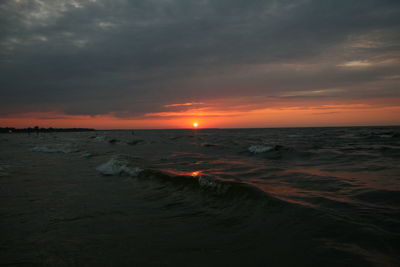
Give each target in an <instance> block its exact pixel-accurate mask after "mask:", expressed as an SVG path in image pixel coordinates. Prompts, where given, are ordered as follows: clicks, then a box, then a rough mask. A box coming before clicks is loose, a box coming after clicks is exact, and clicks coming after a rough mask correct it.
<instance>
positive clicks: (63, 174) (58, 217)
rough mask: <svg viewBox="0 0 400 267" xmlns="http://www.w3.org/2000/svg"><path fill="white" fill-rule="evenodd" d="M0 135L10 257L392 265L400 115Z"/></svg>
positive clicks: (117, 262) (399, 222)
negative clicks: (281, 124) (313, 122)
mask: <svg viewBox="0 0 400 267" xmlns="http://www.w3.org/2000/svg"><path fill="white" fill-rule="evenodd" d="M0 146H1V148H2V150H1V153H0V167H1V169H0V171H1V172H0V174H2V175H1V176H0V179H1V180H0V181H1V185H2V187H1V199H2V203H3V205H2V207H1V208H0V212H1V218H2V220H1V231H2V236H3V237H4V238H2V241H1V248H2V254H1V258H0V259H1V263H2V264H3V263H4V264H5V265H7V264H8V265H10V266H11V265H15V264H21V265H26V266H43V265H45V266H47V265H48V266H54V265H58V266H132V265H135V264H136V265H145V266H177V265H178V266H188V265H192V266H244V265H246V266H260V265H269V266H294V265H296V266H398V265H399V264H400V258H399V256H398V255H399V252H400V251H399V245H398V244H399V243H400V167H399V159H400V128H399V127H351V128H350V127H349V128H343V127H342V128H288V129H230V130H222V129H221V130H220V129H197V130H137V131H135V133H134V135H133V134H132V133H131V132H130V131H97V132H94V133H93V132H90V133H54V134H42V135H41V136H35V135H30V136H28V135H24V134H19V135H2V136H0ZM72 148H73V149H72Z"/></svg>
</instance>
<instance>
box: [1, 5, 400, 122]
mask: <svg viewBox="0 0 400 267" xmlns="http://www.w3.org/2000/svg"><path fill="white" fill-rule="evenodd" d="M399 18H400V3H399V1H383V0H377V1H328V0H327V1H309V0H304V1H298V0H297V1H283V0H282V1H278V0H276V1H264V0H263V1H261V0H253V1H248V0H229V1H228V0H221V1H211V0H210V1H207V0H203V1H200V0H198V1H188V0H146V1H145V0H143V1H139V0H138V1H128V0H113V1H111V0H107V1H106V0H80V1H79V0H75V1H66V0H51V1H50V0H48V1H46V0H33V1H24V0H20V1H17V0H5V1H2V2H1V3H0V49H1V52H0V72H1V73H2V75H1V77H0V96H1V97H0V106H1V108H0V114H9V113H14V112H21V111H24V112H28V111H54V110H57V111H61V112H65V113H66V114H89V115H95V114H104V113H109V112H115V113H117V114H118V113H120V114H123V116H128V115H133V116H140V115H141V114H144V113H148V112H161V111H165V110H167V108H166V107H165V105H168V104H177V103H187V102H204V103H207V101H208V100H210V99H213V98H224V97H243V96H247V97H257V96H260V97H281V98H287V97H290V98H293V97H301V98H308V97H312V98H321V99H326V98H339V99H340V98H343V99H347V98H373V97H400V92H399V89H398V88H399V75H400V73H399V71H398V70H399V69H400V59H399V51H400V49H399V48H400V47H399V46H400V40H399V37H398V34H397V33H398V32H399V30H400V19H399ZM357 62H358V63H357ZM388 77H389V78H388ZM390 77H392V78H390ZM396 77H397V78H396ZM324 90H325V93H315V92H316V91H321V92H323V91H324ZM296 92H297V93H296ZM313 92H314V93H313ZM260 99H261V98H260ZM181 108H182V109H185V108H187V107H185V106H182V107H181Z"/></svg>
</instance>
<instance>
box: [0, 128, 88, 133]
mask: <svg viewBox="0 0 400 267" xmlns="http://www.w3.org/2000/svg"><path fill="white" fill-rule="evenodd" d="M90 131H96V130H95V129H90V128H51V127H50V128H40V127H29V128H20V129H18V128H14V127H2V128H0V133H56V132H90Z"/></svg>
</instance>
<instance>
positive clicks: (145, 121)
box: [0, 98, 400, 130]
mask: <svg viewBox="0 0 400 267" xmlns="http://www.w3.org/2000/svg"><path fill="white" fill-rule="evenodd" d="M277 101H278V100H276V101H275V102H274V100H273V99H271V101H270V102H271V103H273V104H274V105H275V106H271V107H269V108H265V107H263V106H259V105H258V106H252V105H250V104H249V105H245V103H246V101H245V100H242V101H239V100H238V101H237V103H232V100H226V101H225V100H218V101H217V100H215V102H213V103H212V104H208V106H206V107H203V108H202V109H184V110H181V111H177V112H174V113H171V112H167V111H166V112H159V113H150V114H149V113H148V114H143V115H142V116H140V117H131V118H130V117H118V116H115V115H114V114H112V113H110V114H102V115H95V116H89V115H68V114H64V113H62V112H36V113H20V114H15V115H8V116H5V117H0V127H16V128H26V127H34V126H39V127H45V128H48V127H53V128H95V129H99V130H101V129H180V128H192V129H193V128H200V125H201V128H202V129H204V128H268V127H308V126H309V127H318V126H321V127H326V126H380V125H382V126H384V125H400V106H399V105H398V104H397V103H399V102H398V101H400V99H394V98H390V99H388V98H387V99H384V98H382V99H373V100H372V99H370V100H368V101H360V100H358V101H351V100H349V101H346V102H344V101H342V102H333V101H330V102H328V101H326V102H317V101H315V102H311V101H303V102H301V101H297V102H295V103H289V102H284V103H283V102H282V103H278V102H277ZM204 105H205V104H204ZM226 106H228V107H229V109H223V108H221V107H226Z"/></svg>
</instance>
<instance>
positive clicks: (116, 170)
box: [96, 155, 143, 176]
mask: <svg viewBox="0 0 400 267" xmlns="http://www.w3.org/2000/svg"><path fill="white" fill-rule="evenodd" d="M134 160H135V158H133V157H130V156H127V155H116V156H113V157H112V158H111V159H110V160H109V161H107V162H106V163H104V164H102V165H100V166H98V167H97V168H96V170H97V171H99V172H100V173H101V174H104V175H119V174H128V175H130V176H137V175H138V174H139V173H140V172H141V171H143V169H141V168H139V167H135V166H132V163H133V161H134Z"/></svg>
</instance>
